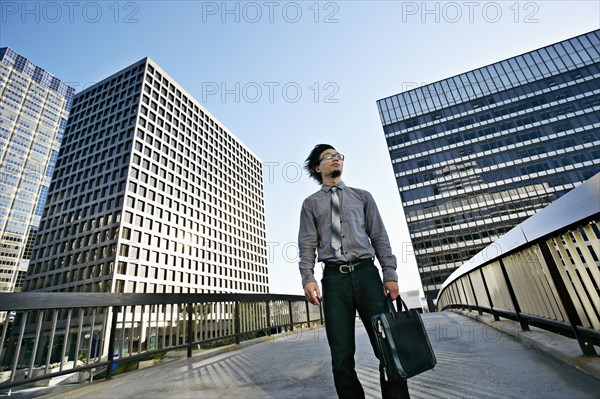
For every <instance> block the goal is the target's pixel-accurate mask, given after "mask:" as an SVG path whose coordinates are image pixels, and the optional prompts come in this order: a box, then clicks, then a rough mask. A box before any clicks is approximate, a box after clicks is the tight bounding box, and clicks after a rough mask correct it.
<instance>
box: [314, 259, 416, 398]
mask: <svg viewBox="0 0 600 399" xmlns="http://www.w3.org/2000/svg"><path fill="white" fill-rule="evenodd" d="M321 283H322V286H323V307H324V312H325V329H326V331H327V340H328V341H329V348H330V350H331V363H332V368H333V380H334V382H335V389H336V390H337V394H338V396H339V397H340V399H348V398H364V397H365V393H364V390H363V388H362V385H361V384H360V381H359V380H358V377H357V375H356V371H355V369H354V352H355V349H356V345H355V336H354V328H355V327H354V324H355V317H356V311H358V314H359V316H360V318H361V320H362V322H363V324H364V326H365V329H366V330H367V333H368V334H369V339H370V340H371V346H372V347H373V351H374V353H375V355H376V356H377V349H376V342H375V334H374V332H373V328H372V327H371V317H372V316H373V315H375V314H379V313H382V312H383V311H384V309H385V296H384V295H383V283H382V282H381V277H380V276H379V271H378V269H377V267H375V265H374V264H373V262H372V261H371V262H367V263H362V264H361V265H360V266H358V267H356V269H355V270H354V271H353V272H352V273H340V272H339V271H338V270H337V269H335V268H332V267H325V270H324V272H323V280H321ZM380 376H381V373H380ZM380 380H381V391H382V396H383V398H384V399H388V398H390V399H396V398H402V399H406V398H409V397H410V396H409V393H408V386H407V384H406V381H403V382H386V381H384V380H383V379H382V378H381V377H380Z"/></svg>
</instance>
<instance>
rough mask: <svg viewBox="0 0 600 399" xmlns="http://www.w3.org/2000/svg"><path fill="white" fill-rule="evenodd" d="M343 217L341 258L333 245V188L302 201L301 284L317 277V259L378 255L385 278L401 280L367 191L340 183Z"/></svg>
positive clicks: (374, 206)
mask: <svg viewBox="0 0 600 399" xmlns="http://www.w3.org/2000/svg"><path fill="white" fill-rule="evenodd" d="M337 187H338V188H340V190H338V195H339V197H340V208H341V220H342V224H341V226H342V257H341V258H337V257H336V255H335V250H334V249H333V248H332V247H331V192H330V190H331V187H330V186H328V185H325V184H323V185H322V186H321V189H320V190H319V191H317V192H316V193H314V194H312V195H311V196H310V197H308V198H306V199H305V200H304V202H303V203H302V211H301V212H300V231H299V233H298V248H299V254H300V264H299V267H300V274H301V276H302V286H303V287H304V285H306V283H308V282H311V281H316V280H315V277H314V267H315V258H316V257H317V255H318V261H319V262H347V261H352V260H356V259H361V258H372V257H374V256H377V259H378V260H379V264H380V265H381V268H382V270H383V281H398V275H397V274H396V267H397V264H396V257H395V256H394V255H393V254H392V248H391V246H390V241H389V238H388V235H387V232H386V231H385V226H384V225H383V220H382V219H381V216H380V215H379V210H378V209H377V205H376V204H375V200H374V199H373V196H372V195H371V194H370V193H369V192H368V191H365V190H361V189H358V188H353V187H348V186H346V185H345V184H344V183H343V182H341V183H340V184H339V185H338V186H337Z"/></svg>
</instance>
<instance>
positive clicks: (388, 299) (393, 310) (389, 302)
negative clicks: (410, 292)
mask: <svg viewBox="0 0 600 399" xmlns="http://www.w3.org/2000/svg"><path fill="white" fill-rule="evenodd" d="M385 300H386V305H387V310H388V312H390V313H391V314H392V318H393V319H394V320H395V319H397V318H398V313H400V312H402V309H403V307H404V309H405V310H406V312H408V306H406V303H405V302H404V300H403V299H402V298H400V295H398V297H396V306H397V307H398V310H396V308H395V307H394V303H393V301H392V296H391V295H390V294H387V296H386V298H385Z"/></svg>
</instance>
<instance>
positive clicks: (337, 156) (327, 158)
mask: <svg viewBox="0 0 600 399" xmlns="http://www.w3.org/2000/svg"><path fill="white" fill-rule="evenodd" d="M333 158H336V159H339V160H340V161H343V160H344V158H345V157H344V155H343V154H325V155H323V156H322V157H321V159H319V161H322V160H324V159H326V160H328V161H331V160H332V159H333Z"/></svg>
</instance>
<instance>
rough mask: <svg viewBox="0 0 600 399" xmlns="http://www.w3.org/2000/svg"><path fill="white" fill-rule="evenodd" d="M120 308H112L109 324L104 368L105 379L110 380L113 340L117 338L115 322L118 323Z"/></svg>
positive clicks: (113, 351) (113, 349)
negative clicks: (106, 361)
mask: <svg viewBox="0 0 600 399" xmlns="http://www.w3.org/2000/svg"><path fill="white" fill-rule="evenodd" d="M120 311H121V307H120V306H113V309H112V321H111V324H110V338H109V339H110V341H108V366H106V379H107V380H110V379H111V378H112V369H113V363H114V359H115V339H116V338H117V337H116V335H117V322H118V321H119V312H120Z"/></svg>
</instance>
